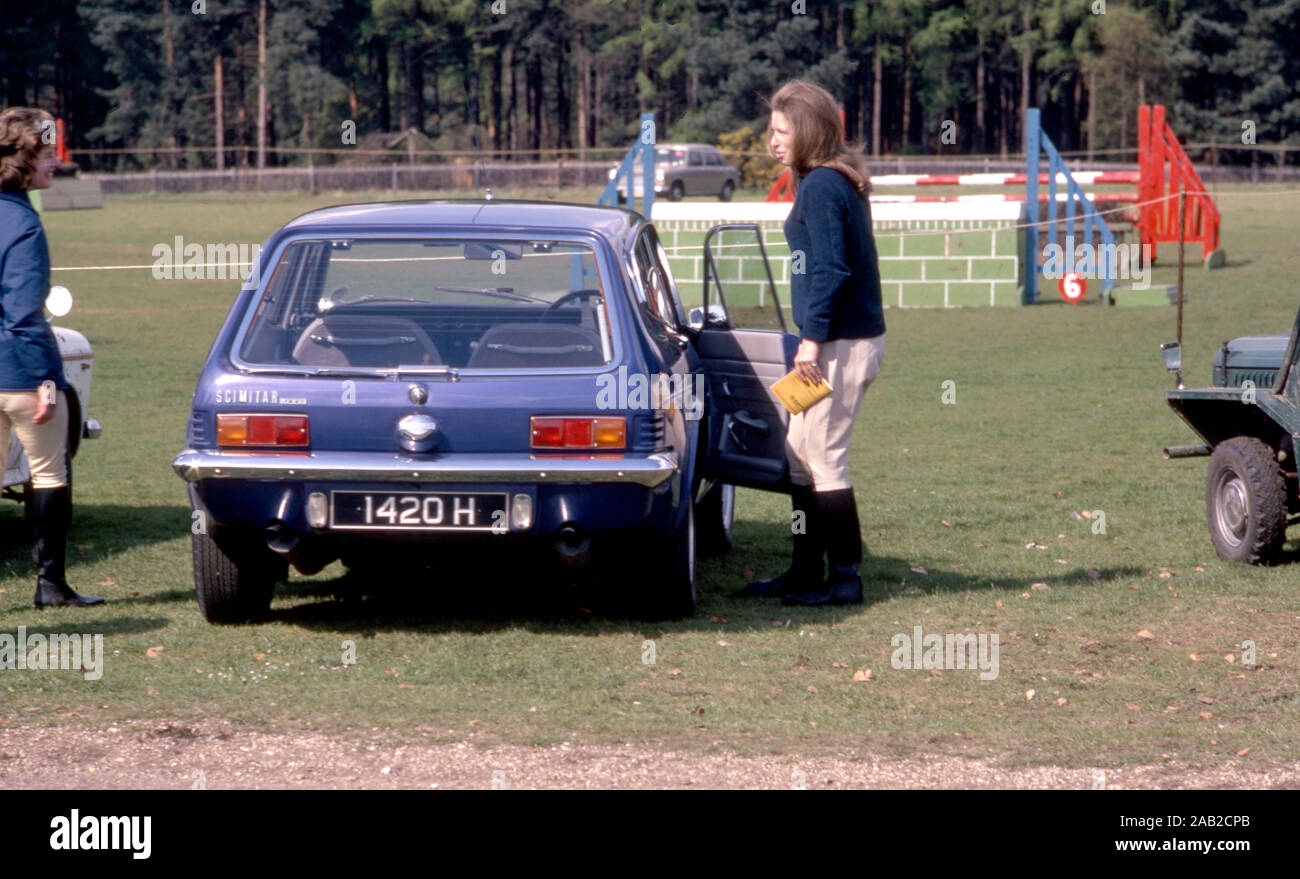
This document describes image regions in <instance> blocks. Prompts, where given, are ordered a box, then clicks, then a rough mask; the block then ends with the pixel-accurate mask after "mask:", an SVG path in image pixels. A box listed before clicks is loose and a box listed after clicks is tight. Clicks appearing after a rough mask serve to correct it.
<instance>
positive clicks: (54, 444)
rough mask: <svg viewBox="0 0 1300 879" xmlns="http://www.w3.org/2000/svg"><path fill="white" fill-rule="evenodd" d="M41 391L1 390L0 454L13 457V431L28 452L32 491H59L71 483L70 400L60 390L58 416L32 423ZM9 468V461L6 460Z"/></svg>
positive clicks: (56, 413)
mask: <svg viewBox="0 0 1300 879" xmlns="http://www.w3.org/2000/svg"><path fill="white" fill-rule="evenodd" d="M39 394H40V392H39V391H0V455H4V456H5V457H6V458H7V457H8V455H9V428H10V426H12V427H13V429H14V431H16V432H17V434H18V441H19V442H20V443H22V444H23V449H24V450H26V452H27V463H28V464H29V465H30V467H31V471H32V488H59V487H61V486H64V485H67V484H68V468H67V460H66V456H65V451H66V449H67V442H68V398H67V395H66V394H65V393H64V392H63V391H59V393H58V396H57V402H56V403H55V405H54V416H53V417H52V418H50V420H49V421H47V422H45V423H44V424H34V423H32V418H33V417H34V416H35V415H36V407H37V405H38V404H39V399H40V398H39ZM6 465H7V461H6Z"/></svg>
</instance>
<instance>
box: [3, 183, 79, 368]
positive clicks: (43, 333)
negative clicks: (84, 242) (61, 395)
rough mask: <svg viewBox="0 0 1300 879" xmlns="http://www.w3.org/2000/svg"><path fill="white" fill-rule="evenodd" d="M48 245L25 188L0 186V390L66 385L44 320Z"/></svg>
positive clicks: (50, 334) (50, 333)
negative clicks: (16, 189)
mask: <svg viewBox="0 0 1300 879" xmlns="http://www.w3.org/2000/svg"><path fill="white" fill-rule="evenodd" d="M49 292H50V248H49V246H48V245H47V244H46V243H45V229H44V228H43V227H42V226H41V218H40V216H39V215H37V213H36V209H35V208H33V207H32V203H31V201H30V200H29V199H28V198H27V193H26V192H23V191H21V190H18V191H0V391H34V390H36V388H37V387H38V386H39V385H40V383H41V382H43V381H52V382H54V383H55V385H56V386H58V388H59V389H60V390H67V389H68V382H67V379H65V378H64V377H63V358H62V357H61V356H60V355H59V343H58V342H57V341H56V340H55V338H54V331H53V330H52V329H50V324H49V321H47V320H46V319H45V297H46V296H47V295H48V294H49Z"/></svg>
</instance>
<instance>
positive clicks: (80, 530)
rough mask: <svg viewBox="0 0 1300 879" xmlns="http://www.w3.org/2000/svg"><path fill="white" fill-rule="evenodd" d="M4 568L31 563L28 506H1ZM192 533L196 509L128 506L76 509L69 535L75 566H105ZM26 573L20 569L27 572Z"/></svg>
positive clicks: (0, 541) (0, 553)
mask: <svg viewBox="0 0 1300 879" xmlns="http://www.w3.org/2000/svg"><path fill="white" fill-rule="evenodd" d="M0 510H3V512H0V565H3V564H4V563H6V562H20V563H21V564H23V565H27V564H30V563H31V562H30V560H31V549H32V541H31V531H30V529H29V528H28V526H27V524H26V522H25V521H24V517H23V510H22V507H21V506H20V505H18V504H6V505H4V506H3V507H0ZM189 533H190V509H189V507H188V506H184V505H181V504H176V505H167V506H151V507H137V506H130V505H128V504H75V505H74V506H73V511H72V529H71V531H70V532H69V535H68V550H69V552H68V561H69V563H76V564H82V563H88V562H98V561H103V560H104V559H107V558H112V557H113V556H116V555H119V554H120V553H123V552H126V551H128V550H130V549H133V548H135V547H137V546H147V545H149V544H153V543H161V542H163V541H167V540H175V539H176V538H178V537H188V536H189ZM21 569H22V568H20V570H21Z"/></svg>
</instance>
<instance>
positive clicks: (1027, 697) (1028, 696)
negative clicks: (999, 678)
mask: <svg viewBox="0 0 1300 879" xmlns="http://www.w3.org/2000/svg"><path fill="white" fill-rule="evenodd" d="M1033 698H1034V691H1033V690H1032V689H1030V690H1025V701H1026V702H1029V701H1031V700H1032V699H1033Z"/></svg>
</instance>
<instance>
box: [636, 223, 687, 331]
mask: <svg viewBox="0 0 1300 879" xmlns="http://www.w3.org/2000/svg"><path fill="white" fill-rule="evenodd" d="M658 248H659V242H658V240H657V239H656V238H655V237H654V230H653V229H650V228H647V229H646V230H645V231H643V232H642V233H641V235H640V236H639V237H638V238H637V242H636V247H635V248H634V250H633V263H634V264H635V268H636V274H637V280H638V281H640V284H641V291H640V292H641V297H639V298H640V303H639V304H640V306H641V314H642V317H643V318H644V320H645V324H646V328H647V329H649V331H650V335H651V336H652V337H653V338H654V340H655V342H657V343H658V344H659V345H660V346H661V347H662V348H663V349H664V352H665V354H668V353H670V352H671V349H672V348H673V347H674V344H673V336H674V335H676V334H677V333H678V332H679V331H680V326H681V321H680V316H679V315H678V313H677V308H676V305H675V299H674V297H673V295H672V287H671V280H670V278H671V276H669V275H666V274H665V272H664V270H663V268H662V267H661V266H660V264H659V259H658V257H657V255H656V250H657V249H658Z"/></svg>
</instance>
